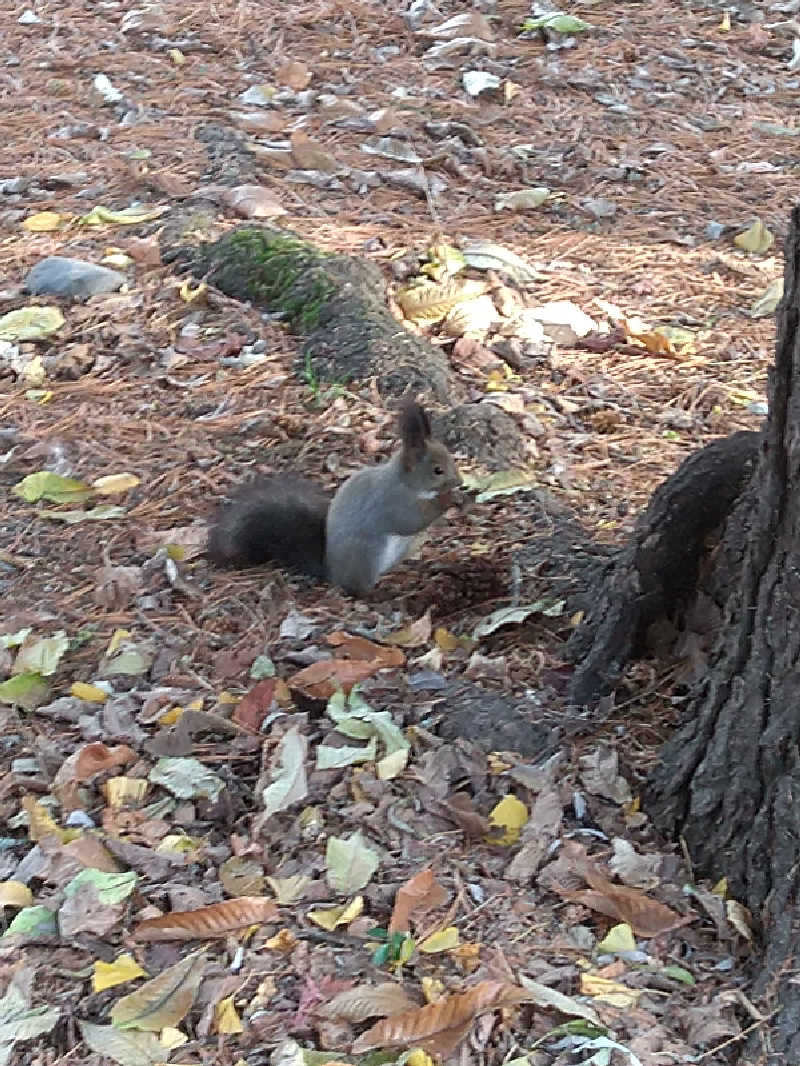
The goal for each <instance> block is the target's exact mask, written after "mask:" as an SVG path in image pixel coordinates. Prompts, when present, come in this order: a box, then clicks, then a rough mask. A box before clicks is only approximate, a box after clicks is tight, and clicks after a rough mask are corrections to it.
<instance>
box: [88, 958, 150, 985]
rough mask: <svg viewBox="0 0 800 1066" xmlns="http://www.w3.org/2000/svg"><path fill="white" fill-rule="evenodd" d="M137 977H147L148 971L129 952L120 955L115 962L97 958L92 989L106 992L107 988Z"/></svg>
mask: <svg viewBox="0 0 800 1066" xmlns="http://www.w3.org/2000/svg"><path fill="white" fill-rule="evenodd" d="M137 977H147V972H146V971H145V970H143V969H142V968H141V966H140V965H139V963H138V962H137V961H136V959H134V957H133V955H130V954H129V953H127V952H126V953H125V954H124V955H119V956H118V957H117V958H116V959H115V960H114V962H103V960H102V959H97V960H96V961H95V964H94V974H93V975H92V991H93V992H105V990H106V989H107V988H115V987H116V986H117V985H122V984H125V982H126V981H135V980H136V978H137Z"/></svg>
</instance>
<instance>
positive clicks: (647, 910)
mask: <svg viewBox="0 0 800 1066" xmlns="http://www.w3.org/2000/svg"><path fill="white" fill-rule="evenodd" d="M564 898H565V899H569V900H573V901H574V902H575V903H582V904H583V905H584V906H585V907H590V908H591V909H592V910H593V911H598V912H599V913H600V914H605V915H607V916H608V917H609V918H615V919H617V920H618V921H620V922H626V923H627V924H628V925H629V926H630V927H631V928H632V929H633V930H634V932H635V933H637V934H638V935H639V936H643V937H651V936H658V934H659V933H666V932H667V931H668V930H669V929H677V928H678V927H679V926H681V925H686V924H687V923H688V922H689V921H691V919H690V918H683V917H681V915H680V914H676V913H675V911H673V910H670V908H669V907H667V906H666V905H665V904H663V903H659V902H658V901H657V900H654V899H649V898H648V897H647V896H645V895H644V893H643V892H637V890H636V889H635V888H626V887H625V886H624V885H612V884H608V887H607V888H605V889H603V890H597V889H585V890H584V891H582V892H565V893H564Z"/></svg>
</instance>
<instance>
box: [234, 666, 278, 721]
mask: <svg viewBox="0 0 800 1066" xmlns="http://www.w3.org/2000/svg"><path fill="white" fill-rule="evenodd" d="M275 683H276V682H275V678H273V677H267V678H264V680H263V681H258V682H257V683H256V684H255V685H253V687H252V688H251V689H250V691H249V692H246V693H245V694H244V696H243V697H242V698H241V700H239V702H238V703H237V704H236V709H235V710H234V712H233V721H234V722H236V724H237V725H240V726H243V727H244V728H245V729H251V730H252V731H253V732H254V733H258V731H259V729H261V723H262V722H263V721H264V719H265V718H266V717H267V715H268V714H269V710H270V707H272V704H273V703H274V701H275Z"/></svg>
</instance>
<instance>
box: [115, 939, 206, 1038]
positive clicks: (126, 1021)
mask: <svg viewBox="0 0 800 1066" xmlns="http://www.w3.org/2000/svg"><path fill="white" fill-rule="evenodd" d="M205 966H206V956H205V954H203V953H202V952H201V953H195V954H192V955H187V956H186V958H184V959H181V960H180V962H176V963H175V965H174V966H170V967H168V968H167V969H166V970H163V971H162V972H161V973H160V974H159V975H158V977H154V978H153V979H152V980H150V981H148V982H147V983H146V984H144V985H142V987H141V988H138V989H137V990H136V991H135V992H131V993H130V995H127V996H123V998H122V999H119V1000H117V1002H116V1003H115V1004H114V1006H113V1007H112V1008H111V1021H112V1022H113V1023H114V1026H115V1027H116V1028H117V1029H144V1030H147V1031H148V1032H156V1033H157V1032H160V1031H161V1030H162V1029H165V1028H167V1026H175V1025H177V1024H178V1023H179V1022H181V1021H183V1019H184V1018H185V1017H186V1015H187V1014H188V1013H189V1010H190V1009H191V1006H192V1004H193V1003H194V998H195V996H196V995H197V989H198V988H199V987H200V982H201V981H202V979H203V974H204V972H205Z"/></svg>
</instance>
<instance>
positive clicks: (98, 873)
mask: <svg viewBox="0 0 800 1066" xmlns="http://www.w3.org/2000/svg"><path fill="white" fill-rule="evenodd" d="M137 880H138V878H137V876H136V874H135V873H134V872H133V871H132V870H130V871H128V872H126V873H121V874H111V873H105V872H104V871H103V870H95V869H92V868H88V869H86V870H81V872H80V873H79V874H76V875H75V877H73V879H72V880H71V881H70V882H69V884H68V885H66V887H65V888H64V894H65V895H66V896H75V895H77V894H78V893H79V892H82V891H84V890H85V888H86V886H87V885H92V886H93V887H94V890H95V893H96V895H97V899H98V901H99V902H100V903H102V904H104V905H105V906H113V905H114V904H115V903H122V901H123V900H125V899H127V898H128V896H130V894H131V892H133V890H134V888H136V882H137Z"/></svg>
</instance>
